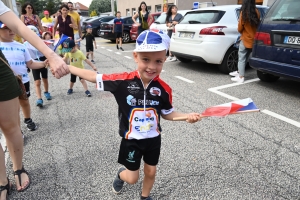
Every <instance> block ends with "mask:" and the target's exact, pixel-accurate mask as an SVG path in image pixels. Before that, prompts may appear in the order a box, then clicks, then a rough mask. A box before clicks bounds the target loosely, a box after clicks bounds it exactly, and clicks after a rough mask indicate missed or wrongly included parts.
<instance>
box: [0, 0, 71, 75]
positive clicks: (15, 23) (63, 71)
mask: <svg viewBox="0 0 300 200" xmlns="http://www.w3.org/2000/svg"><path fill="white" fill-rule="evenodd" d="M1 6H5V5H4V4H3V3H2V2H1V3H0V7H1ZM0 20H1V21H2V22H3V23H5V24H6V25H7V26H8V27H9V28H10V29H11V30H12V31H14V32H15V33H17V34H18V35H20V36H21V37H23V38H24V39H25V40H27V41H28V42H29V43H30V44H32V45H33V46H34V47H35V48H37V49H38V50H39V51H40V52H42V54H44V55H45V56H46V58H47V59H48V61H49V64H50V67H51V69H52V70H51V71H52V72H53V75H55V77H56V78H61V77H63V76H64V75H67V74H68V73H69V69H68V66H67V65H66V63H65V62H64V61H63V60H62V59H61V57H59V56H58V55H57V54H56V53H55V52H54V51H52V50H51V49H50V48H49V47H48V46H47V45H46V44H45V43H44V42H43V41H42V40H41V39H40V38H39V37H38V36H37V34H35V33H34V32H33V31H30V30H29V29H28V28H27V27H26V26H25V25H24V23H22V21H21V20H19V18H18V17H17V16H16V15H15V14H14V13H13V12H12V11H8V12H5V13H4V14H2V15H0Z"/></svg>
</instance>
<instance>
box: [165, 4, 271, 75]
mask: <svg viewBox="0 0 300 200" xmlns="http://www.w3.org/2000/svg"><path fill="white" fill-rule="evenodd" d="M257 8H258V10H259V12H260V15H261V17H263V16H264V15H265V12H266V10H267V8H268V7H266V6H257ZM240 9H241V5H228V6H213V7H207V8H200V9H197V10H193V11H189V12H187V13H186V14H185V16H184V18H183V20H182V21H181V22H180V23H179V24H177V25H176V26H175V29H174V31H173V35H172V38H171V45H170V50H171V52H172V54H173V55H175V56H176V57H177V59H178V60H179V61H181V62H186V63H187V62H191V61H192V60H198V61H202V62H205V63H211V64H218V66H219V70H220V71H221V72H223V73H226V74H227V73H229V72H232V71H236V70H237V62H238V49H237V48H235V47H234V46H233V45H234V43H235V41H236V39H237V37H238V36H239V33H238V31H237V25H238V19H239V14H240Z"/></svg>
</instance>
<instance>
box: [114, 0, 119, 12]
mask: <svg viewBox="0 0 300 200" xmlns="http://www.w3.org/2000/svg"><path fill="white" fill-rule="evenodd" d="M114 8H115V13H114V14H115V15H116V14H117V12H118V7H117V0H114Z"/></svg>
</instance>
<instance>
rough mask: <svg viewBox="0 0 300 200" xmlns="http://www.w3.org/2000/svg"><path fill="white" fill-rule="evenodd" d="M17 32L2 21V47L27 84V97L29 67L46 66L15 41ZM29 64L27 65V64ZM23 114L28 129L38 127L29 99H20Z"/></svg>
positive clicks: (12, 66)
mask: <svg viewBox="0 0 300 200" xmlns="http://www.w3.org/2000/svg"><path fill="white" fill-rule="evenodd" d="M14 37H15V33H14V32H12V31H11V30H10V29H9V28H8V27H7V26H6V25H5V24H3V23H2V22H0V40H1V43H0V49H1V51H2V52H3V54H4V55H5V58H6V59H7V61H8V63H9V65H10V66H11V68H12V70H13V71H14V72H15V74H16V75H18V76H20V77H22V82H23V84H24V86H25V89H26V93H27V97H29V96H30V85H29V80H30V79H29V75H28V72H27V67H29V68H30V69H40V68H45V66H46V65H45V63H44V62H34V61H33V60H32V59H31V57H30V54H29V52H28V50H27V48H26V47H25V46H24V45H23V44H21V43H19V42H16V41H14ZM26 65H27V66H26ZM19 102H20V105H21V108H22V111H23V115H24V123H25V124H26V126H27V129H28V130H30V131H34V130H36V129H37V126H36V124H35V123H34V122H33V121H32V119H31V116H30V115H31V111H30V104H29V100H28V99H27V100H23V99H20V100H19Z"/></svg>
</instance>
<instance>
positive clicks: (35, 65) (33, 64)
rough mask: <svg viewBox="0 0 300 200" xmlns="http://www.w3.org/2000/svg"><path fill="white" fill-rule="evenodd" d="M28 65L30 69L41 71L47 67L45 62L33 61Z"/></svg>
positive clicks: (27, 63)
mask: <svg viewBox="0 0 300 200" xmlns="http://www.w3.org/2000/svg"><path fill="white" fill-rule="evenodd" d="M26 65H27V67H28V68H30V69H40V68H44V67H46V65H45V63H44V62H34V61H32V60H30V61H28V62H26Z"/></svg>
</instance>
